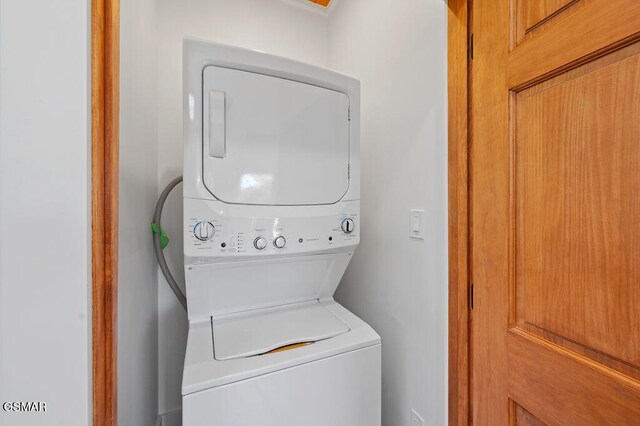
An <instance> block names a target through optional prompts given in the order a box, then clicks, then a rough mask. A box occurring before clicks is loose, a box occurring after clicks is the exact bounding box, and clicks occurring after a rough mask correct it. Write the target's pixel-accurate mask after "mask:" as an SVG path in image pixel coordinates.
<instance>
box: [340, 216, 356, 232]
mask: <svg viewBox="0 0 640 426" xmlns="http://www.w3.org/2000/svg"><path fill="white" fill-rule="evenodd" d="M354 227H355V223H354V222H353V219H351V218H350V217H348V218H346V219H343V220H342V224H341V225H340V228H342V232H344V233H345V234H350V233H352V232H353V228H354Z"/></svg>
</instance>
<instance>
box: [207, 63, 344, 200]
mask: <svg viewBox="0 0 640 426" xmlns="http://www.w3.org/2000/svg"><path fill="white" fill-rule="evenodd" d="M202 96H203V102H202V105H203V138H202V141H203V159H204V161H203V181H204V184H205V186H206V188H207V189H208V190H209V192H211V194H212V195H213V196H215V197H216V198H217V199H219V200H221V201H223V202H226V203H234V204H252V205H317V204H333V203H335V202H337V201H339V200H340V199H341V198H342V197H343V196H344V194H345V193H346V192H347V190H348V187H349V98H348V96H347V95H346V94H344V93H341V92H337V91H335V90H330V89H326V88H323V87H319V86H314V85H311V84H306V83H301V82H298V81H293V80H287V79H284V78H279V77H274V76H269V75H265V74H258V73H253V72H248V71H242V70H237V69H230V68H223V67H218V66H212V65H211V66H207V67H205V69H204V71H203V93H202Z"/></svg>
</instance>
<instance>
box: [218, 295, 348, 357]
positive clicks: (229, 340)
mask: <svg viewBox="0 0 640 426" xmlns="http://www.w3.org/2000/svg"><path fill="white" fill-rule="evenodd" d="M211 327H212V329H213V353H214V358H215V359H216V360H219V361H220V360H231V359H237V358H246V357H251V356H257V355H262V354H266V353H270V352H272V351H274V350H283V349H287V347H294V346H298V344H299V345H300V346H302V345H305V344H313V343H314V342H318V341H321V340H325V339H329V338H331V337H335V336H338V335H340V334H343V333H346V332H348V331H349V327H348V326H347V325H346V324H345V323H344V322H343V321H342V320H340V319H339V318H338V317H336V316H335V315H334V314H333V313H331V312H330V311H329V310H327V308H326V307H325V306H324V305H322V304H321V303H320V302H318V301H314V302H310V303H306V304H302V305H301V304H296V305H295V306H293V307H280V308H276V309H271V310H268V311H261V312H260V313H259V314H254V315H248V316H243V317H237V318H227V319H215V318H213V319H212V321H211ZM291 345H293V346H291Z"/></svg>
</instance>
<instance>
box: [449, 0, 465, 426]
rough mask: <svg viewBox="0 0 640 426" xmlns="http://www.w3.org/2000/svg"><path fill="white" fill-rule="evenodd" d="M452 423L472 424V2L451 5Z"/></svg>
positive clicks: (457, 1)
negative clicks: (470, 168) (470, 103)
mask: <svg viewBox="0 0 640 426" xmlns="http://www.w3.org/2000/svg"><path fill="white" fill-rule="evenodd" d="M448 8H449V10H448V30H447V31H448V91H449V95H448V96H449V100H448V104H449V107H448V108H449V112H448V139H449V140H448V155H449V159H448V182H449V183H448V185H449V424H450V425H458V426H463V425H467V424H469V419H470V417H469V414H470V411H469V400H470V399H469V391H470V388H469V377H470V376H469V336H470V335H469V256H468V250H469V226H468V225H469V203H468V197H469V186H468V176H469V173H468V171H469V167H468V159H469V157H468V151H467V149H468V140H469V125H468V123H469V115H468V111H469V98H468V96H469V90H468V86H469V84H468V76H469V72H468V71H469V70H468V66H469V64H468V56H469V50H468V49H469V2H468V0H449V2H448Z"/></svg>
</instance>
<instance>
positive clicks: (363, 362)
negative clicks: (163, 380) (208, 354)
mask: <svg viewBox="0 0 640 426" xmlns="http://www.w3.org/2000/svg"><path fill="white" fill-rule="evenodd" d="M296 350H297V349H296ZM294 351H295V350H293V351H291V352H294ZM380 358H381V357H380V345H375V346H369V347H366V348H363V349H358V350H354V351H350V352H345V353H341V354H339V355H335V356H331V357H328V358H323V359H320V360H318V361H314V362H310V363H307V364H301V365H297V366H295V367H292V368H288V369H286V370H281V371H277V372H274V373H270V374H265V375H262V376H255V377H252V378H250V379H247V380H243V381H241V382H237V383H232V384H229V385H226V386H220V387H216V388H212V389H207V390H205V391H202V392H196V393H193V394H189V395H187V396H185V397H184V398H183V409H182V414H183V423H182V424H183V425H185V426H212V425H215V426H379V425H380V422H381V401H380V395H381V385H380V365H381V363H380Z"/></svg>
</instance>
